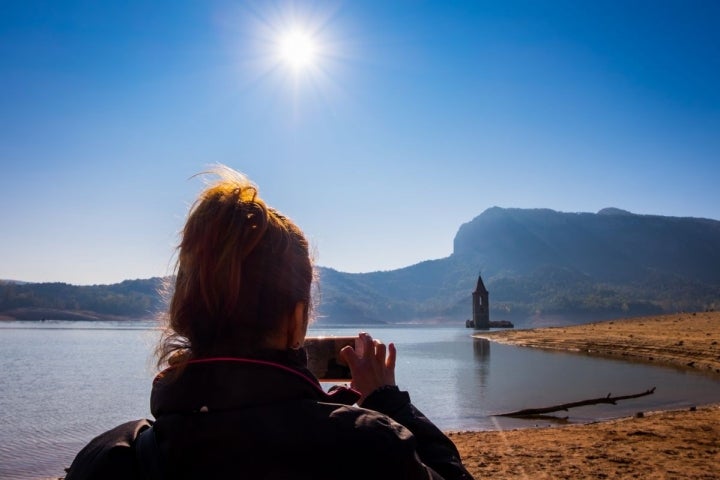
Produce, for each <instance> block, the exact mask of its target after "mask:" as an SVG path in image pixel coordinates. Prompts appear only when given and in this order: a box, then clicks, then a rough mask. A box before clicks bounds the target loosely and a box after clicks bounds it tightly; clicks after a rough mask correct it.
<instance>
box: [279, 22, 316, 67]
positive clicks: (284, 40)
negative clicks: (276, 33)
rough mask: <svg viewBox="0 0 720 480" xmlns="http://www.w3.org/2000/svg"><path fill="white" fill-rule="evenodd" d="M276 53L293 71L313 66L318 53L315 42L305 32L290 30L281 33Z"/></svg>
mask: <svg viewBox="0 0 720 480" xmlns="http://www.w3.org/2000/svg"><path fill="white" fill-rule="evenodd" d="M278 53H279V56H280V59H281V60H282V61H283V63H285V64H287V65H288V66H290V67H291V68H292V69H293V70H294V71H300V70H304V69H307V68H310V67H312V66H314V64H315V61H316V59H317V54H318V46H317V42H316V41H315V40H314V39H313V37H312V36H311V35H310V34H308V33H307V32H303V31H301V30H292V31H289V32H287V33H285V34H283V35H282V36H281V37H280V39H279V42H278Z"/></svg>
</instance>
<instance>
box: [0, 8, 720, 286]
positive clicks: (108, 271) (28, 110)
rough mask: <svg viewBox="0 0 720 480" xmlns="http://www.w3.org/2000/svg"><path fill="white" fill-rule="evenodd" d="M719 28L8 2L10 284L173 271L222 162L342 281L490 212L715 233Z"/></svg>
mask: <svg viewBox="0 0 720 480" xmlns="http://www.w3.org/2000/svg"><path fill="white" fill-rule="evenodd" d="M718 25H720V2H717V1H715V0H707V1H694V0H677V1H672V0H668V1H657V0H652V1H634V0H630V1H628V0H622V1H614V0H608V1H582V0H580V1H578V0H572V1H552V2H540V1H534V0H533V1H514V0H498V1H472V2H470V1H468V2H462V1H454V2H450V1H421V0H403V1H400V0H398V1H395V0H378V1H350V0H348V1H344V2H319V1H318V2H282V1H273V0H268V1H256V2H241V1H234V2H233V1H210V0H208V1H199V0H198V1H182V0H172V1H155V2H146V1H135V0H128V1H122V2H106V1H99V2H93V1H87V0H84V1H76V0H63V1H54V0H48V1H36V0H15V1H4V0H0V202H1V204H2V208H1V209H0V278H4V279H15V280H25V281H62V282H68V283H75V284H94V283H114V282H117V281H121V280H123V279H132V278H148V277H151V276H158V275H165V274H168V273H170V272H171V267H172V259H171V257H172V254H173V247H174V245H175V244H176V242H177V240H178V237H177V233H178V232H179V230H180V229H181V227H182V224H183V219H184V216H185V214H186V211H187V207H188V205H189V204H190V203H191V202H192V200H193V199H194V196H195V195H196V194H197V193H198V191H199V190H200V188H201V187H202V183H201V182H200V181H199V180H198V179H190V177H191V176H192V175H193V174H195V173H197V172H199V171H202V170H204V169H205V168H206V166H207V165H210V164H213V163H225V164H227V165H229V166H231V167H233V168H235V169H237V170H240V171H243V172H245V173H246V174H247V175H248V176H249V177H250V178H251V179H252V180H254V181H255V182H256V183H257V184H258V185H259V186H260V192H261V195H262V196H263V197H264V198H265V199H266V200H267V202H268V203H269V204H270V205H272V206H274V207H276V208H277V209H279V210H281V211H282V212H284V213H286V214H287V215H289V216H290V217H292V218H293V219H294V220H295V221H296V222H297V223H298V224H299V225H300V226H301V228H303V230H304V231H305V233H306V234H307V236H308V237H309V239H310V241H311V243H312V244H313V246H314V248H315V250H316V262H317V263H318V264H319V265H323V266H328V267H332V268H335V269H338V270H341V271H349V272H364V271H374V270H389V269H395V268H398V267H403V266H407V265H411V264H414V263H417V262H420V261H422V260H427V259H434V258H442V257H446V256H448V255H450V253H451V252H452V241H453V237H454V236H455V233H456V232H457V229H458V228H459V226H460V225H461V224H462V223H464V222H468V221H470V220H472V219H473V218H474V217H475V216H477V215H479V214H480V213H481V212H482V211H484V210H485V209H486V208H489V207H492V206H500V207H521V208H552V209H555V210H560V211H569V212H580V211H583V212H594V211H597V210H599V209H601V208H604V207H609V206H614V207H618V208H623V209H626V210H630V211H632V212H635V213H647V214H659V215H671V216H693V217H705V218H712V219H720V158H719V155H718V154H719V152H720V87H719V86H720V28H718ZM289 32H296V33H298V32H299V33H298V34H299V35H304V36H305V37H303V38H305V39H306V40H307V42H308V43H309V44H310V47H308V48H309V49H310V50H311V52H314V56H313V55H308V56H309V57H310V58H308V59H307V62H306V63H305V64H303V65H301V66H297V65H296V64H294V63H292V61H288V59H287V58H285V57H281V56H280V54H279V51H280V49H281V46H282V45H283V40H282V39H283V38H285V35H287V34H288V33H289ZM290 60H293V59H292V58H290ZM294 60H297V58H295V59H294Z"/></svg>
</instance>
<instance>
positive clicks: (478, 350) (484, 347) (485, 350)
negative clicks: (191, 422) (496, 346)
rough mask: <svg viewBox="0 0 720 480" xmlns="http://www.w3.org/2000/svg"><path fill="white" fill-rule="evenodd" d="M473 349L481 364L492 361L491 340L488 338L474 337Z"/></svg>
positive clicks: (476, 358)
mask: <svg viewBox="0 0 720 480" xmlns="http://www.w3.org/2000/svg"><path fill="white" fill-rule="evenodd" d="M473 351H474V352H475V360H476V361H478V362H480V363H481V364H484V363H487V362H489V361H490V340H488V339H486V338H473Z"/></svg>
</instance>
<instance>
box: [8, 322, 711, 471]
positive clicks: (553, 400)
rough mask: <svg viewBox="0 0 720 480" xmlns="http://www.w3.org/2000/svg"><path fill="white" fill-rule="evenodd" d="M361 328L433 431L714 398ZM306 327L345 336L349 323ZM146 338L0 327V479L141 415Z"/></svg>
mask: <svg viewBox="0 0 720 480" xmlns="http://www.w3.org/2000/svg"><path fill="white" fill-rule="evenodd" d="M368 331H369V332H370V333H371V334H373V335H374V336H376V337H379V338H381V339H383V340H384V341H386V342H390V341H394V342H395V343H396V345H397V347H398V352H399V353H398V364H397V375H396V376H397V379H398V383H399V384H400V386H401V387H402V388H403V389H407V390H408V391H410V393H411V396H412V398H413V403H415V405H416V406H418V408H420V409H421V410H422V411H423V412H424V413H425V414H426V415H427V416H428V417H429V418H430V419H431V420H433V421H434V422H435V423H436V424H437V425H438V426H439V427H440V428H441V429H444V430H461V429H470V430H487V429H504V428H515V427H528V426H534V425H535V424H536V423H537V421H527V420H517V419H505V418H502V419H498V417H493V416H492V414H496V413H502V412H507V411H511V410H517V409H521V408H528V407H538V406H546V405H551V404H557V403H564V402H570V401H576V400H582V399H586V398H595V397H600V396H604V395H606V394H607V393H609V392H612V393H613V394H614V395H622V394H628V393H638V392H640V391H644V390H646V389H648V388H651V387H653V386H657V387H658V391H657V392H656V393H655V394H654V395H651V396H648V397H643V398H641V399H636V400H630V401H626V402H621V403H620V404H618V405H617V406H607V405H605V406H592V407H583V408H582V409H577V410H572V411H571V414H570V415H571V416H570V418H569V420H570V421H574V422H584V421H591V420H595V419H598V418H608V417H613V416H614V417H618V416H625V415H631V414H633V413H634V412H636V411H641V410H645V411H647V410H653V409H660V408H677V407H683V406H689V405H692V404H702V403H709V402H717V401H720V382H718V381H717V377H716V378H710V377H706V376H702V375H698V374H693V373H688V372H681V371H678V370H673V369H666V368H658V367H653V366H648V365H640V364H630V363H626V362H622V361H616V360H602V359H597V358H593V357H587V356H583V355H573V354H567V353H548V352H543V351H539V350H535V349H527V348H518V347H511V346H507V345H499V344H491V343H489V342H487V341H479V340H473V339H472V338H471V337H470V333H471V332H470V331H469V330H466V329H464V328H431V327H412V328H411V327H406V328H397V327H392V328H391V327H372V328H368ZM310 333H311V334H313V335H322V334H334V335H354V334H355V333H357V328H352V329H348V328H327V329H317V328H316V329H314V330H313V331H311V332H310ZM157 337H158V332H157V331H156V330H154V329H153V324H152V323H147V322H145V323H143V322H132V323H108V322H102V323H83V322H52V321H48V322H42V323H41V322H0V385H1V386H2V391H1V394H0V479H8V480H10V479H36V478H42V477H58V476H62V475H63V468H64V467H67V466H68V465H69V464H70V462H71V461H72V459H73V458H74V456H75V454H76V453H77V452H78V451H79V450H80V449H81V448H82V447H83V446H84V445H85V444H86V443H87V442H88V441H89V440H90V439H92V438H93V437H94V436H96V435H98V434H99V433H101V432H103V431H105V430H107V429H109V428H111V427H113V426H115V425H117V424H120V423H123V422H125V421H128V420H132V419H138V418H143V417H150V412H149V396H150V386H151V381H152V378H153V376H154V374H155V369H154V365H153V361H152V358H151V352H152V349H153V346H154V343H155V341H156V340H157Z"/></svg>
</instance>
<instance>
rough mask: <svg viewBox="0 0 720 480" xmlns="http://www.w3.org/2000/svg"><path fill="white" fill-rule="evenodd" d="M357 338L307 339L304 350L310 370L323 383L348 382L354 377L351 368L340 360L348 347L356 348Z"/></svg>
mask: <svg viewBox="0 0 720 480" xmlns="http://www.w3.org/2000/svg"><path fill="white" fill-rule="evenodd" d="M356 339H357V337H307V338H305V345H304V349H305V352H306V354H307V365H308V369H309V370H310V371H311V372H312V373H313V375H315V376H316V377H317V379H318V380H320V381H321V382H347V381H349V380H350V379H351V378H352V377H351V375H350V367H349V366H348V364H347V363H346V362H345V361H344V360H343V359H342V358H340V350H342V349H343V348H344V347H345V346H346V345H350V346H352V347H354V346H355V340H356Z"/></svg>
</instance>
